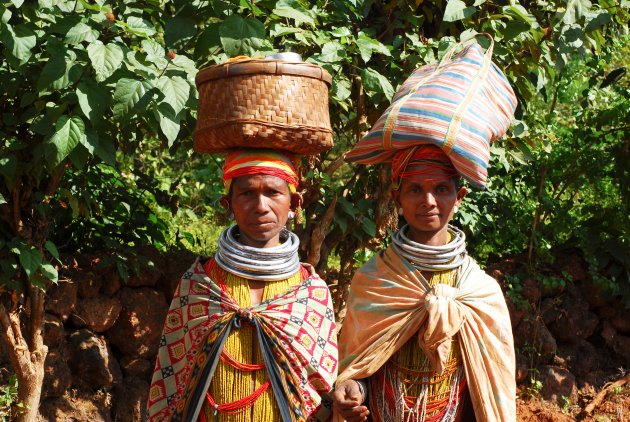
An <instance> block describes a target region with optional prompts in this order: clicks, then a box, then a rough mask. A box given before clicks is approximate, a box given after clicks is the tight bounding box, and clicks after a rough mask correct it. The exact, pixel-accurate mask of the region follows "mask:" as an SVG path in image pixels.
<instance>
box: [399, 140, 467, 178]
mask: <svg viewBox="0 0 630 422" xmlns="http://www.w3.org/2000/svg"><path fill="white" fill-rule="evenodd" d="M412 166H413V170H407V169H408V168H411V167H412ZM415 175H424V176H426V178H427V179H450V178H451V177H455V176H459V173H458V172H457V170H456V169H455V167H453V163H452V162H451V160H450V159H449V158H448V156H447V155H446V154H445V153H444V151H442V149H441V148H439V147H436V146H434V145H430V144H426V145H420V146H416V147H413V148H407V149H403V150H401V151H399V152H398V153H396V155H394V157H393V158H392V181H393V182H394V187H395V189H398V187H399V186H400V181H401V179H403V178H405V177H410V176H415Z"/></svg>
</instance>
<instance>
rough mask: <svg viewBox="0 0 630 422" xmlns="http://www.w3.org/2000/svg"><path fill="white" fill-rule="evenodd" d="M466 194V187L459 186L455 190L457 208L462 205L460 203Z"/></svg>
mask: <svg viewBox="0 0 630 422" xmlns="http://www.w3.org/2000/svg"><path fill="white" fill-rule="evenodd" d="M467 193H468V189H466V186H461V187H460V188H459V189H457V202H456V204H457V206H458V207H459V206H461V205H462V201H463V200H464V197H465V196H466V194H467Z"/></svg>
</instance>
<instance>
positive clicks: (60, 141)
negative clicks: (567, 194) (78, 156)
mask: <svg viewBox="0 0 630 422" xmlns="http://www.w3.org/2000/svg"><path fill="white" fill-rule="evenodd" d="M84 136H85V124H84V123H83V120H82V119H81V118H80V117H79V116H66V115H63V116H61V117H60V118H59V119H58V120H57V123H56V125H55V133H54V134H53V136H52V137H51V138H50V139H48V140H47V149H46V160H47V161H48V163H49V164H50V166H51V167H56V166H58V165H59V164H60V163H61V162H62V161H63V160H64V159H65V158H66V157H67V156H68V155H69V154H70V153H71V152H72V150H73V149H74V148H75V147H76V146H77V145H78V144H79V142H81V138H82V137H84Z"/></svg>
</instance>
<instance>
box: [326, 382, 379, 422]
mask: <svg viewBox="0 0 630 422" xmlns="http://www.w3.org/2000/svg"><path fill="white" fill-rule="evenodd" d="M363 399H364V397H363V396H362V392H361V388H360V387H359V383H358V382H356V381H355V380H347V381H345V382H344V383H343V384H341V385H339V386H337V388H335V392H334V393H333V403H334V406H335V408H336V409H337V411H338V412H339V414H340V415H341V416H342V417H343V418H344V419H345V420H346V421H347V422H363V421H366V420H367V417H368V415H369V414H370V411H369V410H368V408H367V407H366V406H363V405H362V403H363Z"/></svg>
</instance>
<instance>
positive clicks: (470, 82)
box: [333, 43, 516, 422]
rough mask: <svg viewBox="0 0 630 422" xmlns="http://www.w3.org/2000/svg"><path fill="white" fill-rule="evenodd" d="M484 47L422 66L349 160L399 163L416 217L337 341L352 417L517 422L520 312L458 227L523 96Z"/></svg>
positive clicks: (397, 185) (411, 215)
mask: <svg viewBox="0 0 630 422" xmlns="http://www.w3.org/2000/svg"><path fill="white" fill-rule="evenodd" d="M491 52H492V48H491V47H490V48H489V49H488V50H487V51H486V52H485V53H484V52H483V50H482V48H481V47H480V46H479V44H477V43H473V44H471V45H470V46H468V47H466V48H465V49H464V50H463V51H462V52H461V53H460V54H458V55H454V56H451V55H450V54H448V55H447V57H446V58H445V60H443V61H442V62H441V63H439V64H437V65H430V66H425V67H423V68H420V69H418V70H417V71H416V72H414V74H412V76H411V77H410V78H409V79H408V80H407V81H405V83H404V84H403V86H402V87H401V89H400V90H399V91H398V93H397V95H396V96H395V97H394V100H393V102H392V104H391V105H390V107H389V108H388V109H387V110H386V112H385V113H384V115H383V116H382V117H381V118H380V119H379V121H377V122H376V124H375V125H374V127H373V128H372V130H371V131H370V133H368V134H367V135H366V136H365V137H364V138H363V139H362V140H361V141H360V142H359V143H358V144H357V145H356V146H355V147H354V148H353V150H352V151H350V153H349V154H348V156H347V159H348V160H349V161H355V162H359V163H364V164H374V163H379V162H391V166H392V185H393V190H392V198H393V201H394V203H395V205H396V208H397V210H398V213H399V215H400V216H401V217H402V218H404V220H405V221H406V224H405V225H404V226H403V227H402V228H401V229H400V230H398V231H397V232H396V233H395V234H394V235H393V236H392V243H391V245H390V246H389V247H388V248H387V249H385V250H382V251H380V252H379V253H377V254H376V255H375V256H374V257H373V258H372V259H371V260H370V261H368V262H367V263H366V264H365V265H364V266H363V267H362V268H360V269H359V270H358V271H357V273H356V274H355V276H354V278H353V280H352V283H351V286H350V292H349V296H348V302H347V314H346V318H345V320H344V323H343V327H342V329H341V333H340V337H339V344H340V350H339V356H340V374H339V377H338V378H337V382H336V387H335V391H334V393H333V401H334V407H335V412H336V414H337V415H338V417H339V418H341V419H345V420H346V421H352V422H353V421H364V420H368V419H370V420H372V421H469V420H470V421H474V420H477V421H514V420H516V403H515V399H516V383H515V358H514V342H513V338H512V328H511V323H510V316H509V313H508V310H507V306H506V303H505V299H504V296H503V293H502V291H501V289H500V287H499V285H498V283H497V282H496V281H495V280H494V279H492V278H491V277H490V276H488V275H487V274H486V273H485V272H483V270H481V269H480V267H479V266H478V265H477V263H476V262H475V261H474V260H473V259H472V258H471V257H470V256H468V255H467V252H466V238H465V235H464V233H463V232H462V231H461V230H459V229H458V228H456V227H455V226H453V225H451V224H450V222H451V219H452V218H453V215H454V214H455V213H456V212H457V209H458V207H460V206H461V204H462V201H463V199H464V197H465V195H466V193H467V188H466V187H464V186H463V185H462V184H461V180H460V179H461V178H462V177H463V178H464V179H466V180H467V181H468V182H469V183H470V184H472V185H473V186H475V187H484V186H485V182H486V177H487V171H486V167H487V164H488V155H489V151H488V146H489V144H490V142H492V141H493V140H495V139H497V138H499V137H501V136H502V135H503V134H504V132H505V131H506V130H507V128H508V126H509V124H510V120H511V117H512V115H513V113H514V109H515V107H516V99H515V96H514V92H513V91H512V89H511V87H510V86H509V83H508V82H507V79H506V78H505V76H504V75H503V73H502V72H501V71H500V70H499V69H498V68H497V67H496V66H495V65H494V64H493V63H492V62H491V60H490V56H491Z"/></svg>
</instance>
